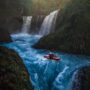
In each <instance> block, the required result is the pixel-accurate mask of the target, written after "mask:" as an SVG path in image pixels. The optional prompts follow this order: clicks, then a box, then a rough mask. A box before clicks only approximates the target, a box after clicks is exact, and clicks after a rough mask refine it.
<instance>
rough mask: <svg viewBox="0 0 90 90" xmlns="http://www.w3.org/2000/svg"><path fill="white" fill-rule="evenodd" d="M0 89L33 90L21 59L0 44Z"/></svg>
mask: <svg viewBox="0 0 90 90" xmlns="http://www.w3.org/2000/svg"><path fill="white" fill-rule="evenodd" d="M0 90H33V87H32V84H31V82H30V78H29V74H28V71H27V70H26V68H25V66H24V64H23V61H22V59H21V58H20V57H19V55H18V54H17V53H16V52H15V51H14V50H11V49H8V48H5V47H2V46H0Z"/></svg>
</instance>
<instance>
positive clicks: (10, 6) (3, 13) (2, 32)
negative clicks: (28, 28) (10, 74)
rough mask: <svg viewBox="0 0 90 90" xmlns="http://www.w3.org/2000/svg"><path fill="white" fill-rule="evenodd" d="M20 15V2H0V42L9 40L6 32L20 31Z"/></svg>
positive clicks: (15, 0)
mask: <svg viewBox="0 0 90 90" xmlns="http://www.w3.org/2000/svg"><path fill="white" fill-rule="evenodd" d="M22 13H23V11H22V4H21V2H20V0H1V1H0V28H2V29H0V41H3V40H4V41H5V40H6V42H7V39H9V38H10V36H9V34H8V32H10V33H12V32H16V31H17V30H19V29H20V27H21V24H22V20H21V16H22ZM5 38H6V39H5ZM8 41H10V40H8Z"/></svg>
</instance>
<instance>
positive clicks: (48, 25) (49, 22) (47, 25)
mask: <svg viewBox="0 0 90 90" xmlns="http://www.w3.org/2000/svg"><path fill="white" fill-rule="evenodd" d="M57 14H58V10H56V11H53V12H51V13H50V14H49V15H48V16H46V17H45V19H44V21H43V23H42V25H41V28H40V31H39V34H40V35H47V34H49V33H50V32H51V31H52V32H53V30H54V28H55V23H56V17H57Z"/></svg>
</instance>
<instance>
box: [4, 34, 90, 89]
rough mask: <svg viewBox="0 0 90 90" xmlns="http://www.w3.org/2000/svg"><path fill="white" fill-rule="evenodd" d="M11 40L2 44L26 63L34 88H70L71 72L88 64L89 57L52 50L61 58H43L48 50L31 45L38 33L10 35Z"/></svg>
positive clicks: (37, 38) (36, 40) (35, 40)
mask: <svg viewBox="0 0 90 90" xmlns="http://www.w3.org/2000/svg"><path fill="white" fill-rule="evenodd" d="M12 39H13V42H12V43H9V44H4V46H6V47H8V48H11V49H14V50H16V51H17V52H18V53H19V55H20V56H21V57H22V59H23V62H24V64H25V65H26V67H27V69H28V72H29V74H30V78H31V81H32V84H33V86H34V90H72V89H71V88H70V87H72V80H73V74H74V72H75V71H76V70H78V69H79V68H81V67H83V66H90V57H88V56H78V55H72V54H64V53H60V52H52V53H54V54H56V55H57V56H58V57H60V58H61V60H60V61H58V62H57V61H53V60H48V59H45V58H44V55H47V54H48V53H50V51H48V50H37V49H34V48H32V45H33V44H35V43H36V42H38V40H39V39H40V36H39V35H29V34H16V35H12Z"/></svg>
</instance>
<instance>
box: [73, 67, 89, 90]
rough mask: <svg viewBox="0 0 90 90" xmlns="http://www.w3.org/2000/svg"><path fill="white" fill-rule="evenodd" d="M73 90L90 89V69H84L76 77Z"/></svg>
mask: <svg viewBox="0 0 90 90" xmlns="http://www.w3.org/2000/svg"><path fill="white" fill-rule="evenodd" d="M72 83H73V86H72V90H89V89H90V67H83V68H81V69H80V70H79V71H77V73H76V74H75V76H74V81H73V82H72Z"/></svg>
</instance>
